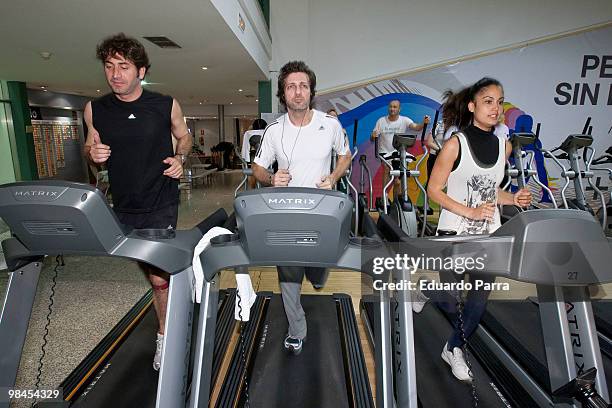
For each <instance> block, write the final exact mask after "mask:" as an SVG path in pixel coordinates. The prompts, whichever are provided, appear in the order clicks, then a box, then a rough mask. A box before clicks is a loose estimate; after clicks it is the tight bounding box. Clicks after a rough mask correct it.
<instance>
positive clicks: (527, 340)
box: [483, 300, 612, 392]
mask: <svg viewBox="0 0 612 408" xmlns="http://www.w3.org/2000/svg"><path fill="white" fill-rule="evenodd" d="M517 316H520V319H519V318H517ZM483 323H484V325H485V328H486V329H487V330H488V331H489V332H490V333H491V334H492V335H493V336H494V337H495V338H496V339H497V340H498V341H499V342H500V343H501V344H502V345H503V344H506V343H507V341H508V340H510V341H512V342H513V344H516V343H517V342H518V343H519V344H521V345H522V347H524V351H520V350H517V348H516V347H509V348H507V349H508V351H509V352H510V353H511V354H512V355H513V356H514V358H515V359H516V360H517V361H518V362H519V363H521V365H523V367H525V369H526V370H527V371H528V372H529V373H530V374H531V375H532V376H533V377H534V378H536V379H538V383H539V385H540V387H542V388H543V389H545V390H546V391H547V392H550V383H548V382H546V383H543V381H542V380H541V379H542V378H546V381H548V372H543V373H542V372H532V370H534V368H533V367H543V368H540V369H544V370H546V367H547V363H546V355H545V351H544V342H543V340H542V328H541V324H540V314H539V310H538V306H537V305H536V304H534V303H532V302H529V301H516V300H515V301H512V300H508V301H501V300H495V301H489V303H488V304H487V313H485V317H484V319H483ZM497 325H499V326H501V327H503V328H505V330H506V331H507V333H508V334H509V335H510V336H511V337H512V338H511V339H508V336H506V335H505V334H504V335H503V336H500V334H499V332H498V331H497V330H495V326H497ZM601 357H602V360H603V365H604V370H605V372H606V380H607V382H608V390H609V391H611V389H610V384H612V383H611V381H612V359H610V358H609V357H608V356H606V355H605V354H603V353H602V356H601ZM526 361H531V363H526ZM533 362H535V364H533ZM530 366H531V367H532V368H530ZM540 369H538V370H537V371H539V370H540Z"/></svg>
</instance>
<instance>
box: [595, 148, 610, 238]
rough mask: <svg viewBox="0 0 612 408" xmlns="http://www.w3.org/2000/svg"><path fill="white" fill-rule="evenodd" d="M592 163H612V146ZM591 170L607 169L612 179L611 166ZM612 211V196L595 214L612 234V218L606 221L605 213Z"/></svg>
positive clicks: (608, 232) (596, 164) (606, 230)
mask: <svg viewBox="0 0 612 408" xmlns="http://www.w3.org/2000/svg"><path fill="white" fill-rule="evenodd" d="M591 164H592V165H595V166H599V165H603V164H608V165H610V164H612V146H610V147H608V148H607V149H606V152H605V153H604V154H603V155H601V156H599V157H598V158H596V159H594V160H593V161H592V162H591ZM591 171H605V172H607V173H608V180H610V181H612V169H611V168H609V167H603V168H601V167H591ZM610 213H612V198H611V197H608V202H607V203H606V205H605V206H602V207H601V208H599V209H598V210H597V211H596V212H595V216H596V217H597V219H598V220H599V222H600V223H601V225H603V228H604V232H605V233H606V235H608V234H610V232H611V231H612V223H611V222H610V219H607V220H606V221H604V214H605V215H606V216H607V215H608V214H610ZM606 218H607V217H606Z"/></svg>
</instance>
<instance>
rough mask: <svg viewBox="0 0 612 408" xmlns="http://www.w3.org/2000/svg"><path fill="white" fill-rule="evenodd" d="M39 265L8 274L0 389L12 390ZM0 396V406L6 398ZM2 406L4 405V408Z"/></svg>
mask: <svg viewBox="0 0 612 408" xmlns="http://www.w3.org/2000/svg"><path fill="white" fill-rule="evenodd" d="M41 269H42V262H33V263H30V264H28V265H26V266H24V267H23V268H21V269H18V270H16V271H14V272H12V273H11V276H10V279H9V282H8V287H7V289H6V295H5V298H4V303H3V305H2V314H1V315H0V350H2V352H1V353H0V367H2V369H1V370H0V389H2V390H8V389H10V388H14V386H15V379H16V377H17V370H18V369H19V362H20V361H21V351H22V349H23V343H24V341H25V337H26V333H27V331H28V324H29V323H30V314H31V313H32V305H33V304H34V297H35V295H36V287H37V286H38V278H39V276H40V270H41ZM5 397H8V396H6V395H0V406H2V407H4V406H6V407H8V398H7V399H6V400H5ZM5 404H6V405H5Z"/></svg>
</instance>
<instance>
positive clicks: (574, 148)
mask: <svg viewBox="0 0 612 408" xmlns="http://www.w3.org/2000/svg"><path fill="white" fill-rule="evenodd" d="M591 144H593V136H591V135H589V134H574V135H569V136H568V137H567V138H566V139H565V140H564V141H563V143H561V145H560V146H559V147H556V148H554V149H553V150H550V151H548V150H545V149H542V153H543V155H544V157H546V158H550V159H552V160H553V162H554V163H555V164H556V165H557V166H559V168H560V169H561V177H563V178H564V179H565V184H564V185H563V188H562V189H561V200H562V201H563V207H564V208H569V209H576V210H582V211H588V212H590V213H591V214H593V215H595V211H594V210H593V208H592V207H591V205H590V204H589V203H588V202H587V201H586V196H585V188H584V183H583V180H586V181H587V182H588V183H589V186H590V187H591V188H592V189H593V191H595V192H597V194H598V195H599V199H600V202H601V208H602V216H601V219H600V222H601V225H602V227H604V228H605V226H606V224H607V212H606V203H605V199H604V197H603V195H602V192H601V190H599V188H598V187H597V186H596V185H594V184H593V181H592V178H593V176H594V173H593V171H592V170H591V164H592V162H593V156H594V150H593V148H592V147H591ZM581 149H584V151H583V157H582V160H583V161H584V164H585V169H584V170H582V169H581V167H580V160H581V159H580V154H579V151H580V150H581ZM558 150H562V151H563V153H560V154H558V155H554V154H553V153H554V152H556V151H558ZM560 160H568V161H569V162H570V168H569V169H568V168H566V167H565V166H564V165H563V164H562V163H561V162H560ZM570 181H573V183H574V191H575V194H576V197H575V198H569V199H568V198H567V193H566V191H567V188H568V186H569V184H570Z"/></svg>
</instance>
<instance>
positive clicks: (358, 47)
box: [270, 0, 612, 105]
mask: <svg viewBox="0 0 612 408" xmlns="http://www.w3.org/2000/svg"><path fill="white" fill-rule="evenodd" d="M270 12H271V29H270V32H271V34H272V44H273V46H272V63H271V67H270V69H271V71H277V70H278V69H279V68H280V67H281V66H282V65H283V64H284V63H285V62H287V61H290V60H293V59H301V60H304V61H306V63H307V64H308V65H309V66H310V67H311V68H312V69H313V70H314V71H315V72H316V74H317V88H318V89H319V90H322V91H325V90H328V89H331V88H335V87H340V86H345V85H348V84H352V83H356V82H361V81H365V80H368V79H372V78H380V77H381V76H385V75H390V74H393V73H398V72H406V71H409V70H412V69H416V68H420V67H425V66H428V65H431V64H436V63H439V62H442V61H449V60H453V59H457V58H461V57H464V56H468V55H472V54H475V53H481V52H483V51H487V50H495V49H498V48H500V47H505V46H510V45H513V44H518V43H522V42H526V41H530V40H534V39H538V38H542V37H547V36H551V35H556V34H559V33H564V32H569V31H574V30H577V29H580V28H584V27H587V26H591V25H595V24H601V23H605V22H611V21H612V1H609V0H586V1H583V2H576V1H571V0H543V1H540V2H533V1H529V0H515V1H513V2H505V1H500V0H493V1H491V0H457V1H453V2H449V1H445V0H431V1H428V2H419V1H410V0H408V1H407V0H380V1H375V2H373V1H370V0H351V1H350V2H347V1H345V0H271V11H270ZM275 82H276V76H275V77H274V78H273V79H272V84H273V89H272V94H273V95H274V94H275V93H276V84H275ZM274 105H276V104H274Z"/></svg>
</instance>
